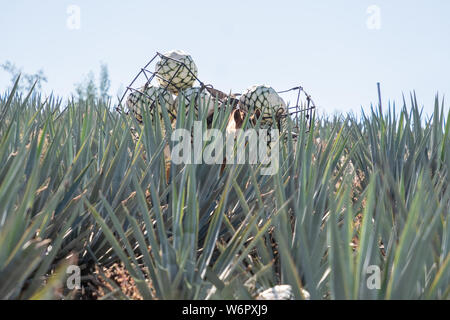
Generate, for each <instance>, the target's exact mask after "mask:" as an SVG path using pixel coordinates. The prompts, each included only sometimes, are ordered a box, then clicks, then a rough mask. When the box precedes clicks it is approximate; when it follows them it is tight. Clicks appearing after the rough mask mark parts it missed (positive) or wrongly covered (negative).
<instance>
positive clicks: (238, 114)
mask: <svg viewBox="0 0 450 320" xmlns="http://www.w3.org/2000/svg"><path fill="white" fill-rule="evenodd" d="M233 113H234V114H233V118H234V122H235V123H236V128H241V127H242V123H243V122H244V113H243V112H242V111H240V110H234V111H233Z"/></svg>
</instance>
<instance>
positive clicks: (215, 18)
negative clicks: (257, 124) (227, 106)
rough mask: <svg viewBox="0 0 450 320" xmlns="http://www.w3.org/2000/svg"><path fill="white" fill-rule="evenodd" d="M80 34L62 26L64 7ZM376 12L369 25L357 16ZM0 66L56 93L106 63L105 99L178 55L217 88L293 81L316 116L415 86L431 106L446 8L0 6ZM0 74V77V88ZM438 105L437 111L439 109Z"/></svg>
mask: <svg viewBox="0 0 450 320" xmlns="http://www.w3.org/2000/svg"><path fill="white" fill-rule="evenodd" d="M72 4H73V5H77V6H79V7H80V9H81V16H80V17H81V28H80V29H79V30H70V29H69V28H67V26H66V22H67V19H68V17H69V15H68V14H67V7H68V6H69V5H72ZM370 5H377V6H378V7H379V8H380V9H381V29H380V30H370V29H369V28H368V27H367V25H366V21H367V19H368V17H369V15H368V14H367V12H366V10H367V8H368V7H369V6H370ZM0 41H1V42H0V43H1V44H0V63H3V62H4V61H6V60H10V61H12V62H14V63H16V65H18V66H20V67H23V69H24V71H25V72H28V73H33V72H35V71H37V70H38V69H41V68H42V69H43V70H44V72H45V74H46V75H47V77H48V80H49V81H48V84H47V85H45V86H44V90H45V91H46V92H51V91H54V92H55V93H57V94H60V95H64V96H67V95H69V94H70V93H71V92H72V91H73V89H74V83H76V82H79V81H80V80H82V79H83V76H84V75H86V74H87V73H88V72H89V70H94V71H95V72H96V73H98V69H99V65H100V62H105V63H107V64H108V67H109V71H110V76H111V79H112V90H111V93H112V94H114V95H115V94H116V93H117V90H118V89H119V87H120V85H121V84H123V85H127V84H128V82H129V81H130V80H131V78H132V77H133V76H134V75H135V74H136V73H137V72H138V70H139V68H140V67H142V66H143V65H144V64H145V63H146V62H147V61H148V60H149V59H150V58H151V57H152V56H153V54H154V53H155V52H156V51H160V52H164V51H167V50H171V49H182V50H184V51H186V52H189V53H190V54H191V55H192V57H193V58H194V60H195V62H196V64H197V66H198V68H199V77H200V78H201V79H202V80H203V81H204V82H206V83H212V84H213V85H214V86H215V87H216V88H218V89H221V90H223V91H229V90H232V91H233V92H240V91H242V90H244V89H245V88H247V87H249V86H251V85H253V84H259V83H266V84H269V85H271V86H273V87H274V88H275V89H277V90H282V89H287V88H290V87H292V86H295V85H297V84H301V85H303V86H304V87H305V88H306V89H308V91H309V93H310V94H311V95H312V96H313V98H314V99H315V101H316V104H317V105H318V106H319V107H320V108H321V109H322V110H325V111H326V112H327V113H333V112H334V111H348V110H354V111H356V112H358V111H359V110H360V107H361V106H363V107H365V108H366V107H368V106H369V104H370V103H371V102H376V101H377V94H376V82H377V81H380V82H381V83H382V90H383V97H384V100H385V101H387V100H388V99H395V100H397V101H399V100H400V98H401V94H402V92H404V93H406V94H409V92H410V91H411V90H416V92H417V95H418V98H419V101H420V102H421V104H423V105H425V106H426V107H427V109H426V111H430V110H431V108H432V102H433V99H434V95H435V94H436V92H438V91H439V93H441V94H445V95H446V97H447V98H448V96H449V95H450V79H449V78H450V1H448V0H430V1H423V0H420V1H411V0H409V1H406V0H371V1H366V0H343V1H336V0H317V1H312V0H310V1H303V0H302V1H283V0H277V1H264V0H259V1H245V0H241V1H220V2H219V1H212V0H210V1H195V0H191V1H175V0H172V1H162V0H161V1H137V0H134V1H133V0H132V1H117V0H115V1H111V0H110V1H99V0H97V1H93V0H90V1H88V0H78V1H77V0H71V1H65V0H39V1H32V0H28V1H27V0H15V1H5V0H4V1H2V4H1V9H0ZM8 85H9V76H8V75H7V74H6V73H5V72H3V71H0V91H4V89H6V87H7V86H8ZM447 106H448V104H447Z"/></svg>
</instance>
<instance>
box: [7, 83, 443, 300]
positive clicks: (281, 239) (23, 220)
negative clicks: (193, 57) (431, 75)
mask: <svg viewBox="0 0 450 320" xmlns="http://www.w3.org/2000/svg"><path fill="white" fill-rule="evenodd" d="M18 83H19V80H17V81H16V85H15V88H14V89H13V91H12V92H11V94H9V95H5V96H1V97H0V120H1V121H0V163H1V165H0V283H1V284H2V285H1V286H0V298H2V299H50V298H65V299H71V298H80V296H79V292H78V293H76V292H73V291H70V290H68V288H66V286H65V278H66V277H67V274H66V273H65V272H64V270H65V268H66V267H67V266H68V265H70V264H77V265H79V266H80V267H81V269H82V275H83V286H85V288H88V287H87V285H88V283H90V284H91V285H92V284H93V283H96V282H95V281H94V279H95V278H96V277H98V276H99V275H98V274H97V273H94V272H93V270H94V268H95V267H98V268H100V269H101V268H102V267H108V266H110V265H112V264H113V263H115V262H121V263H123V265H124V266H125V268H126V270H127V271H128V273H129V275H130V276H131V277H132V278H133V280H134V283H135V286H136V288H137V290H138V291H139V293H140V295H141V296H142V297H143V298H146V299H251V298H255V297H256V296H257V294H258V293H259V292H260V291H262V290H265V289H268V288H270V287H272V286H274V285H277V284H289V285H291V286H292V288H293V293H294V295H295V297H296V298H297V299H302V298H304V296H303V291H302V290H301V289H302V288H304V289H306V290H307V291H308V292H309V293H310V295H311V299H406V298H412V299H448V298H449V295H450V289H449V288H450V286H449V283H450V270H449V268H450V266H449V261H450V258H449V257H450V256H449V250H450V226H449V212H450V210H449V209H450V189H449V188H448V182H449V169H450V150H449V148H450V137H449V131H450V124H449V123H450V122H449V120H450V113H449V112H447V114H445V113H444V110H445V108H444V105H443V104H442V105H441V104H440V103H439V100H438V99H436V105H435V110H434V113H433V115H432V117H431V118H430V119H424V117H423V116H422V115H421V112H420V110H419V108H418V106H417V101H416V99H415V97H412V99H411V106H410V108H408V107H407V106H406V103H405V105H404V106H403V108H402V110H401V111H400V112H399V113H398V114H397V113H396V111H395V110H393V109H392V110H391V109H389V110H388V111H387V113H386V114H383V115H381V114H378V113H377V112H375V111H371V112H370V114H368V115H362V117H361V119H357V118H355V117H353V116H348V117H347V118H344V117H336V118H333V119H329V118H321V119H314V121H313V127H312V128H311V130H309V131H307V130H306V129H307V128H306V127H305V122H306V121H304V120H305V119H300V129H299V135H298V137H296V138H295V139H294V138H293V137H292V135H291V134H287V135H286V136H283V137H282V140H283V141H284V142H283V143H282V144H281V145H280V153H279V164H280V166H279V170H278V172H277V173H276V174H275V175H273V176H264V175H261V169H262V167H261V165H256V164H255V165H248V164H227V165H225V166H224V168H222V167H221V165H220V164H218V165H207V164H188V165H175V164H173V163H172V164H171V166H170V173H169V174H167V172H166V169H167V168H166V166H167V164H168V163H170V161H169V159H168V158H167V154H166V153H165V152H164V148H165V146H166V144H167V143H169V146H170V148H173V143H172V142H170V141H169V140H170V139H169V137H170V134H171V132H172V129H171V128H172V127H171V125H170V122H169V115H168V114H167V112H166V111H165V110H166V109H165V108H164V106H162V108H161V110H163V117H162V119H161V118H160V117H158V116H156V115H154V114H152V112H153V111H148V110H144V112H143V113H142V115H143V124H141V125H140V124H138V123H137V122H136V120H135V119H134V118H132V117H128V116H126V115H123V114H118V113H116V112H115V111H112V110H111V109H110V108H109V107H108V105H107V104H106V103H105V101H102V100H98V101H96V100H90V101H79V102H70V103H68V104H67V106H64V108H62V106H61V105H60V104H61V102H60V100H57V99H54V98H49V99H47V100H45V101H43V102H42V101H41V99H40V97H38V96H36V95H32V94H29V95H28V96H26V97H21V96H18V95H16V92H17V88H18ZM186 109H189V110H190V111H189V112H188V113H187V115H185V110H186ZM230 112H231V110H230V107H229V106H228V107H226V108H224V109H223V110H222V111H220V112H216V113H215V115H214V118H213V120H212V127H213V128H216V129H219V130H221V131H222V132H223V133H225V131H226V125H227V121H228V118H229V115H230ZM177 114H178V115H180V116H179V117H178V118H177V122H176V128H187V129H192V128H193V122H194V120H196V117H198V118H199V120H201V121H203V122H202V123H203V126H204V127H205V128H206V119H205V115H204V114H199V115H196V114H195V113H194V112H193V108H192V106H186V105H185V102H184V101H182V100H181V99H180V104H179V106H178V112H177ZM244 125H245V126H246V127H249V126H251V123H250V122H249V121H248V119H246V120H245V122H244ZM288 126H290V127H291V129H292V127H293V123H291V122H290V121H289V122H288ZM163 127H164V128H166V130H163V129H162V128H163ZM289 131H290V130H288V132H289ZM168 141H169V142H168ZM209 143H210V142H208V141H204V143H203V144H204V145H203V148H205V147H206V146H207V145H208V144H209ZM237 144H238V145H237V146H236V148H247V149H248V146H247V145H245V144H243V143H242V142H241V143H239V142H238V143H237ZM221 169H223V171H222V170H221ZM370 266H376V267H377V268H379V270H380V276H381V277H380V281H379V285H380V287H379V289H373V288H372V287H371V286H370V285H368V281H370V276H371V273H370V272H368V270H369V269H370V268H369V267H370ZM106 281H108V282H110V284H111V287H112V288H113V289H112V291H110V292H108V294H107V296H106V297H105V298H109V299H127V298H130V297H127V296H126V295H125V294H124V293H123V292H121V291H120V290H119V288H118V286H117V284H115V283H114V282H113V281H111V280H108V279H107V280H106ZM59 287H62V290H61V291H59V292H60V294H59V295H58V296H56V295H55V292H58V290H55V288H59ZM104 290H106V291H108V290H107V289H106V288H105V289H104ZM84 298H89V297H84Z"/></svg>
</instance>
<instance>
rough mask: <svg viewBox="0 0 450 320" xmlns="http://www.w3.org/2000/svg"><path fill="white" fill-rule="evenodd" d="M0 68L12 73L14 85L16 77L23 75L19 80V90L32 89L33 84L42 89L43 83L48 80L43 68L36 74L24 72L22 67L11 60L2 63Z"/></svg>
mask: <svg viewBox="0 0 450 320" xmlns="http://www.w3.org/2000/svg"><path fill="white" fill-rule="evenodd" d="M0 68H2V69H3V70H4V71H5V72H7V73H9V74H10V76H11V83H12V84H13V85H14V83H15V82H16V79H17V78H18V77H19V76H21V77H20V78H21V80H20V81H19V82H18V86H17V88H16V90H17V92H24V91H30V90H31V89H32V88H33V86H34V87H35V88H36V89H37V90H40V89H42V83H43V82H47V77H46V76H45V74H44V71H43V70H42V69H41V70H38V71H37V72H36V73H34V74H28V73H24V72H22V69H19V68H17V66H16V65H15V64H13V63H12V62H10V61H6V62H5V63H3V64H2V65H0Z"/></svg>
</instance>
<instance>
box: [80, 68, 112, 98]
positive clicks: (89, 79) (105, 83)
mask: <svg viewBox="0 0 450 320" xmlns="http://www.w3.org/2000/svg"><path fill="white" fill-rule="evenodd" d="M110 87H111V81H110V79H109V72H108V66H107V65H106V64H101V65H100V75H99V82H98V86H97V85H96V83H95V75H94V72H93V71H90V72H89V73H88V75H87V76H86V77H85V79H84V80H83V82H81V83H77V84H76V85H75V94H76V96H77V98H78V99H79V100H90V99H98V98H100V99H104V100H107V99H108V98H109V97H110V96H109V89H110Z"/></svg>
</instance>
